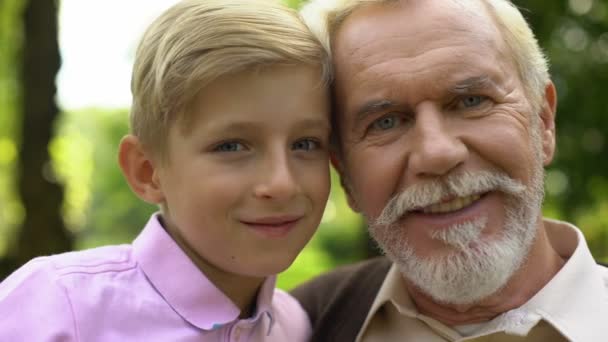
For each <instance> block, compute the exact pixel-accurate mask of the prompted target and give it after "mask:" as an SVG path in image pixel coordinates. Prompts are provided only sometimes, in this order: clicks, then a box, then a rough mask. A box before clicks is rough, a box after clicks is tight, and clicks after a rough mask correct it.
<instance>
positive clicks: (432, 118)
mask: <svg viewBox="0 0 608 342" xmlns="http://www.w3.org/2000/svg"><path fill="white" fill-rule="evenodd" d="M410 143H411V144H412V150H411V154H410V157H409V169H410V171H411V172H413V174H414V176H416V177H434V176H441V175H445V174H447V173H449V172H450V171H451V170H452V169H454V168H456V167H457V166H459V165H460V164H462V163H463V162H464V161H465V159H466V157H467V154H468V150H467V147H466V145H465V144H464V143H463V142H462V140H460V138H459V137H458V136H457V135H456V134H455V133H454V132H451V130H450V129H449V127H448V126H447V123H446V119H445V118H444V116H443V114H442V113H441V112H440V111H439V110H437V109H436V108H434V107H433V106H426V108H422V109H421V111H420V112H419V113H417V115H416V123H415V126H414V128H413V136H412V140H410Z"/></svg>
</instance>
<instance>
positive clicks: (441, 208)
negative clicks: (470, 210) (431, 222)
mask: <svg viewBox="0 0 608 342" xmlns="http://www.w3.org/2000/svg"><path fill="white" fill-rule="evenodd" d="M481 197H482V194H475V195H469V196H465V197H456V198H453V199H450V200H447V201H442V202H440V203H434V204H431V205H429V206H426V207H423V208H420V209H418V210H416V211H415V212H419V213H423V214H447V213H451V212H454V211H458V210H461V209H464V208H466V207H468V206H470V205H472V204H473V203H475V202H476V201H477V200H479V199H480V198H481Z"/></svg>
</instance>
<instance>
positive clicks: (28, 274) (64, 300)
mask: <svg viewBox="0 0 608 342" xmlns="http://www.w3.org/2000/svg"><path fill="white" fill-rule="evenodd" d="M131 270H137V263H136V261H135V260H134V258H133V257H132V253H131V248H130V246H129V245H119V246H106V247H100V248H94V249H89V250H84V251H78V252H69V253H63V254H57V255H51V256H44V257H38V258H35V259H32V260H31V261H29V262H28V263H26V264H25V265H23V266H22V267H20V268H19V269H18V270H16V271H15V272H13V273H12V274H11V275H9V276H8V277H7V278H6V279H4V280H3V281H2V282H1V283H0V316H1V317H5V319H3V320H0V339H1V340H4V339H5V338H6V340H31V341H34V340H46V339H47V338H48V336H54V335H55V334H58V335H61V336H65V337H66V340H77V338H76V337H75V336H76V335H75V334H77V330H78V329H76V327H75V322H76V320H77V319H79V320H82V319H85V318H83V317H79V315H81V314H82V313H84V312H98V313H103V311H104V310H103V309H104V306H107V304H106V303H104V300H102V298H107V297H108V295H109V296H110V297H114V298H115V299H118V297H120V298H125V294H124V293H123V294H119V292H120V293H122V292H124V291H123V290H121V288H122V287H121V286H120V285H121V284H122V285H124V284H127V283H128V281H129V279H135V278H136V277H139V275H137V273H139V272H138V271H136V272H131ZM123 287H124V286H123ZM97 317H99V316H97ZM90 318H91V319H92V318H93V316H91V317H90ZM67 336H70V338H67ZM9 337H10V338H13V337H14V338H15V339H9ZM26 337H27V339H25V338H26Z"/></svg>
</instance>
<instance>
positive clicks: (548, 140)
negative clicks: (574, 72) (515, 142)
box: [540, 81, 557, 166]
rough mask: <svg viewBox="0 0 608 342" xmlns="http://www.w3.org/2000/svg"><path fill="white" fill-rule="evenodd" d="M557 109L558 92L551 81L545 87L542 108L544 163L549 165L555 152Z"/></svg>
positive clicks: (541, 123)
mask: <svg viewBox="0 0 608 342" xmlns="http://www.w3.org/2000/svg"><path fill="white" fill-rule="evenodd" d="M556 111H557V92H556V91H555V85H554V84H553V82H551V81H549V84H547V86H546V87H545V96H544V98H543V105H542V107H541V109H540V130H541V132H540V136H541V141H542V148H543V156H544V158H543V165H545V166H547V165H549V164H550V163H551V161H552V160H553V156H554V154H555V113H556Z"/></svg>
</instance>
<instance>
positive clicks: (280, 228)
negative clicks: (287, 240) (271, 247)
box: [240, 215, 303, 238]
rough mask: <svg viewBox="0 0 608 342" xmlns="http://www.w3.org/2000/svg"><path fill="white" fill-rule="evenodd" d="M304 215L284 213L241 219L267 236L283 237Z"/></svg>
mask: <svg viewBox="0 0 608 342" xmlns="http://www.w3.org/2000/svg"><path fill="white" fill-rule="evenodd" d="M302 218H303V216H296V215H282V216H268V217H260V218H255V219H247V220H241V221H240V222H241V223H242V224H243V225H245V226H246V227H248V228H250V229H252V230H253V231H254V232H256V233H257V234H260V235H262V236H263V237H267V238H281V237H284V236H286V235H287V234H289V232H291V231H292V230H293V228H294V227H295V226H296V225H297V224H298V223H299V222H300V220H301V219H302Z"/></svg>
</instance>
